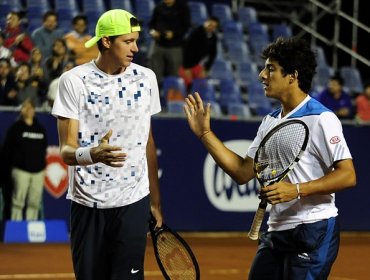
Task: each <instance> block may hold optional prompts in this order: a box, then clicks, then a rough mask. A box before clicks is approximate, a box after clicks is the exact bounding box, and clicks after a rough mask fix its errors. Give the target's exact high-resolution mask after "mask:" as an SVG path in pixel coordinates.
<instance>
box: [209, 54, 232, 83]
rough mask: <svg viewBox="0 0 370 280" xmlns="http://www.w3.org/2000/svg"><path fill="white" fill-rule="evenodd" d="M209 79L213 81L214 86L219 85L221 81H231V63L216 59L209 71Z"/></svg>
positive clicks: (220, 58) (219, 58)
mask: <svg viewBox="0 0 370 280" xmlns="http://www.w3.org/2000/svg"><path fill="white" fill-rule="evenodd" d="M209 77H210V78H211V79H214V83H215V84H219V82H220V80H221V79H225V78H228V79H233V70H232V65H231V62H230V61H227V60H225V59H223V58H222V57H221V56H219V57H217V58H216V59H215V60H214V62H213V64H212V67H211V69H210V71H209Z"/></svg>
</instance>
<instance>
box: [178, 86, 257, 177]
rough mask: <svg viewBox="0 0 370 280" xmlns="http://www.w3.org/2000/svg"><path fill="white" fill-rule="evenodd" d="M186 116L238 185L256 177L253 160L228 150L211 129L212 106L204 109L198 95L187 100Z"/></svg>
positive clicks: (218, 161) (191, 126)
mask: <svg viewBox="0 0 370 280" xmlns="http://www.w3.org/2000/svg"><path fill="white" fill-rule="evenodd" d="M185 101H186V105H185V107H184V111H185V115H186V117H187V119H188V123H189V126H190V128H191V130H192V131H193V133H194V134H195V135H196V136H197V137H198V138H199V139H200V140H201V141H202V143H203V144H204V146H205V147H206V149H207V150H208V152H209V153H210V154H211V156H212V157H213V158H214V160H215V161H216V163H217V164H218V165H219V166H220V167H221V168H222V169H223V170H224V171H225V172H226V173H227V174H229V175H230V176H231V177H232V178H233V179H234V180H235V181H236V182H237V183H238V184H245V183H247V182H248V181H249V180H251V179H252V178H253V177H254V172H253V159H252V158H250V157H248V156H247V157H245V158H242V157H241V156H239V155H238V154H236V153H235V152H233V151H231V150H230V149H228V148H227V147H226V146H225V145H224V144H223V143H222V141H221V140H220V139H219V138H218V137H217V136H216V135H215V134H214V133H213V131H212V130H211V128H210V110H211V108H210V104H207V106H206V107H205V108H204V106H203V101H202V99H201V97H200V96H199V94H198V93H195V94H194V95H189V96H188V98H186V99H185Z"/></svg>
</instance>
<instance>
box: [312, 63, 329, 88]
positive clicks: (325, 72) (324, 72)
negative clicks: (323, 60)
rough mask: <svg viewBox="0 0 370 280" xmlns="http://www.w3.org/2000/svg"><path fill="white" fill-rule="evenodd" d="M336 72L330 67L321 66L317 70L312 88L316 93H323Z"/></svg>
mask: <svg viewBox="0 0 370 280" xmlns="http://www.w3.org/2000/svg"><path fill="white" fill-rule="evenodd" d="M333 74H334V71H333V69H332V68H331V67H330V66H325V65H319V66H318V67H317V68H316V74H315V76H314V77H313V81H312V88H313V90H314V91H316V92H320V91H322V90H323V89H324V88H326V87H327V86H328V82H329V80H330V77H331V76H333Z"/></svg>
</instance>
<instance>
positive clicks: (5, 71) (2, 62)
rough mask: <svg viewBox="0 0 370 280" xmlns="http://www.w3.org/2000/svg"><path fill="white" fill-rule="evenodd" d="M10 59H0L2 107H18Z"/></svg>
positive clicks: (0, 97)
mask: <svg viewBox="0 0 370 280" xmlns="http://www.w3.org/2000/svg"><path fill="white" fill-rule="evenodd" d="M11 70H12V67H11V64H10V59H8V58H0V106H15V105H17V91H16V90H15V80H14V76H13V73H12V71H11Z"/></svg>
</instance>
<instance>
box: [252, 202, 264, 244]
mask: <svg viewBox="0 0 370 280" xmlns="http://www.w3.org/2000/svg"><path fill="white" fill-rule="evenodd" d="M266 206H267V203H266V202H263V201H261V202H260V204H259V205H258V209H257V211H256V214H255V215H254V219H253V222H252V226H251V229H250V230H249V233H248V237H249V238H250V239H251V240H257V239H258V233H259V231H260V228H261V225H262V222H263V218H264V216H265V212H266Z"/></svg>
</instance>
